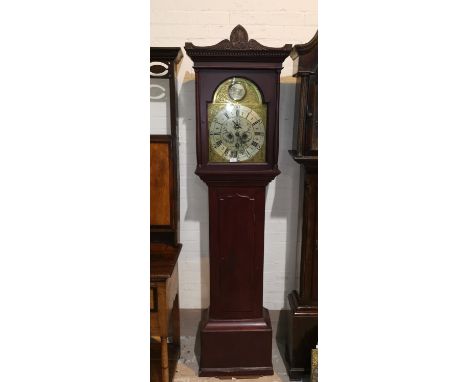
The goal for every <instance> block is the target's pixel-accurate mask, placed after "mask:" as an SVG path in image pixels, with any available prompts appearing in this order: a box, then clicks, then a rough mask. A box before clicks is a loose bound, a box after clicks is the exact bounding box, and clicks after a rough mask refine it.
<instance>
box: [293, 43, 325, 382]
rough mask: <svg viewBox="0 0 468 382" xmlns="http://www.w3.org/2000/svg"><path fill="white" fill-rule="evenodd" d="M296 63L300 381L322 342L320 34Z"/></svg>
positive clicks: (296, 371)
mask: <svg viewBox="0 0 468 382" xmlns="http://www.w3.org/2000/svg"><path fill="white" fill-rule="evenodd" d="M291 58H292V59H293V63H294V76H295V77H296V112H295V121H294V140H293V142H294V143H293V146H294V147H293V149H292V150H290V151H289V153H290V154H291V156H292V158H293V159H294V160H295V161H296V162H297V163H298V164H299V165H300V166H301V180H302V182H303V190H302V193H301V194H302V207H303V208H302V219H300V220H302V235H301V250H300V253H301V260H300V275H299V290H298V291H297V290H293V291H292V292H291V293H290V294H289V296H288V300H289V305H290V310H289V316H288V330H287V334H288V338H287V341H286V360H287V370H288V374H289V377H290V379H292V380H299V379H301V378H302V376H303V375H304V374H308V373H309V372H310V371H311V350H312V348H314V347H315V346H316V345H317V337H318V334H317V332H318V330H317V329H318V294H317V289H318V288H317V287H318V285H317V264H318V261H317V255H318V244H317V243H318V237H317V232H318V224H317V216H318V214H317V205H318V203H317V201H318V199H317V185H318V172H317V164H318V139H317V137H318V134H317V133H318V116H317V97H318V90H317V89H318V34H315V36H314V37H313V38H312V40H310V41H309V42H308V43H306V44H301V45H295V46H294V48H293V50H292V52H291Z"/></svg>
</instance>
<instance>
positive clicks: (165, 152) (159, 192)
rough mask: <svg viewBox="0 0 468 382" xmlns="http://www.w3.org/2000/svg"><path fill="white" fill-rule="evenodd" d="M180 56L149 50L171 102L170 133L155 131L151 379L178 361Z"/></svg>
mask: <svg viewBox="0 0 468 382" xmlns="http://www.w3.org/2000/svg"><path fill="white" fill-rule="evenodd" d="M181 57H182V52H181V50H180V48H151V49H150V73H151V74H150V78H151V81H152V83H151V86H152V91H153V89H154V90H156V92H155V94H153V92H152V93H151V100H152V102H164V105H166V102H169V104H170V108H169V118H168V121H167V122H168V126H169V131H168V133H169V134H152V135H150V198H151V199H150V240H151V252H150V288H151V289H150V290H151V303H150V309H151V313H150V335H151V356H150V360H151V380H152V381H162V382H169V378H170V376H171V372H170V365H171V363H170V361H171V360H173V361H175V362H176V361H177V359H178V358H179V352H180V330H179V326H180V322H179V320H180V318H179V299H178V289H179V287H178V269H177V259H178V257H179V253H180V250H181V247H182V245H181V244H180V243H179V242H178V241H179V238H178V225H179V202H178V200H179V197H178V195H179V186H178V155H177V146H178V141H177V119H176V118H177V97H176V90H175V73H176V66H177V63H178V62H179V61H180V59H181ZM155 79H156V80H158V81H156V80H155ZM161 80H162V81H161ZM162 123H164V125H165V124H166V121H162ZM172 365H173V366H174V367H175V363H174V362H173V363H172ZM173 369H174V368H173ZM172 374H173V373H172Z"/></svg>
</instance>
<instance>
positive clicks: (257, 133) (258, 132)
mask: <svg viewBox="0 0 468 382" xmlns="http://www.w3.org/2000/svg"><path fill="white" fill-rule="evenodd" d="M255 135H263V133H262V132H261V131H256V132H255Z"/></svg>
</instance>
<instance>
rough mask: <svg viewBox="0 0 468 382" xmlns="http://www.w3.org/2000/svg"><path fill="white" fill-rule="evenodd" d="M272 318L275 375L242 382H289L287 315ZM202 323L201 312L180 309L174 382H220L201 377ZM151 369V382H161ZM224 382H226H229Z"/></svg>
mask: <svg viewBox="0 0 468 382" xmlns="http://www.w3.org/2000/svg"><path fill="white" fill-rule="evenodd" d="M270 318H271V325H272V327H273V351H272V361H273V369H274V371H275V374H274V375H271V376H265V377H259V378H253V379H249V378H242V382H248V381H256V382H289V378H288V375H287V372H286V368H285V366H284V360H283V355H284V338H285V329H286V321H285V320H286V311H278V310H276V311H274V310H273V311H272V310H270ZM200 319H201V310H198V309H197V310H195V309H194V310H192V309H181V311H180V334H181V349H180V358H179V360H178V362H172V363H171V364H170V371H171V380H172V381H173V382H195V381H201V382H204V381H210V382H215V381H221V380H219V379H218V378H207V377H204V378H200V377H198V357H199V339H198V338H197V329H198V325H199V323H200ZM151 369H152V370H151V382H159V381H160V375H159V373H158V372H156V367H155V366H153V365H152V367H151ZM228 379H231V378H228ZM232 379H236V378H232ZM315 379H316V378H314V380H315ZM222 381H223V382H224V381H226V379H224V380H222ZM303 381H304V382H311V379H310V376H306V377H305V378H304V379H303Z"/></svg>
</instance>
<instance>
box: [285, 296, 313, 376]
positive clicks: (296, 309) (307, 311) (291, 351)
mask: <svg viewBox="0 0 468 382" xmlns="http://www.w3.org/2000/svg"><path fill="white" fill-rule="evenodd" d="M288 299H289V306H290V310H289V314H288V329H287V330H288V339H287V342H286V369H287V371H288V375H289V379H291V380H300V379H302V377H303V376H304V375H306V374H310V371H311V364H310V359H311V351H312V349H313V348H314V347H315V346H316V345H317V332H318V330H317V327H318V325H317V321H318V320H317V319H318V309H317V307H316V306H307V305H301V303H300V299H299V295H298V293H297V292H296V291H293V292H292V293H290V294H289V296H288Z"/></svg>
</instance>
